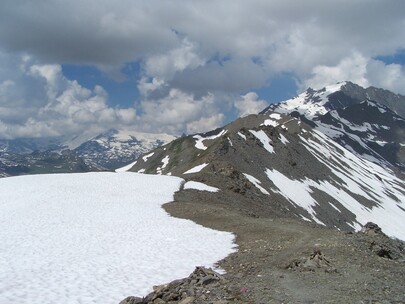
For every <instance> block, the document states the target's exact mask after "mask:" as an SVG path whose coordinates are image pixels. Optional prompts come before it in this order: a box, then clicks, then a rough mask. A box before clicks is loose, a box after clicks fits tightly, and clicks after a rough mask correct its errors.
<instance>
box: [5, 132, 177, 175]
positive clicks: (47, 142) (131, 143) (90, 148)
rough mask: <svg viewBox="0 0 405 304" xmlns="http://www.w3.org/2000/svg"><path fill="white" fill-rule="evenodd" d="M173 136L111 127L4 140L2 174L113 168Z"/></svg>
mask: <svg viewBox="0 0 405 304" xmlns="http://www.w3.org/2000/svg"><path fill="white" fill-rule="evenodd" d="M173 139H175V137H174V136H171V135H167V134H151V133H141V132H135V131H132V130H115V129H110V130H108V131H107V132H104V133H101V134H98V135H96V136H90V137H86V136H75V137H68V138H66V137H57V138H38V139H35V138H34V139H33V138H29V139H14V140H0V176H10V175H20V174H37V173H62V172H65V173H68V172H89V171H100V170H112V169H115V168H118V167H121V166H123V165H126V164H128V163H130V162H132V161H133V159H135V158H137V157H139V156H140V155H142V154H143V153H145V152H147V151H149V150H152V149H154V148H156V147H157V146H159V145H162V144H164V143H168V142H170V141H172V140H173Z"/></svg>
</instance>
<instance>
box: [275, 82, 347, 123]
mask: <svg viewBox="0 0 405 304" xmlns="http://www.w3.org/2000/svg"><path fill="white" fill-rule="evenodd" d="M344 84H345V82H340V83H337V84H333V85H329V86H326V87H325V90H324V91H323V90H322V91H317V92H315V93H314V94H313V95H311V94H308V92H304V93H302V94H300V95H298V96H297V97H294V98H293V99H289V100H286V101H283V102H281V103H280V104H279V105H278V107H277V109H276V111H277V112H279V113H283V114H285V113H291V112H293V111H297V112H299V113H300V114H302V115H305V116H306V117H308V118H313V117H314V116H316V115H323V114H326V113H327V112H328V110H327V109H326V108H325V104H326V103H327V102H328V96H329V95H330V94H332V93H334V92H336V91H339V90H340V88H341V87H342V86H343V85H344ZM314 98H317V99H318V101H317V102H312V101H311V99H314Z"/></svg>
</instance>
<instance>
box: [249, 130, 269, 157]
mask: <svg viewBox="0 0 405 304" xmlns="http://www.w3.org/2000/svg"><path fill="white" fill-rule="evenodd" d="M249 132H250V133H252V134H253V135H254V136H255V137H256V138H257V139H258V140H260V142H261V143H262V144H263V147H264V148H265V149H266V150H267V151H269V152H270V153H273V152H274V148H273V146H272V145H271V143H272V141H271V139H270V138H269V137H268V136H267V134H266V133H265V132H264V131H263V130H259V131H255V130H249Z"/></svg>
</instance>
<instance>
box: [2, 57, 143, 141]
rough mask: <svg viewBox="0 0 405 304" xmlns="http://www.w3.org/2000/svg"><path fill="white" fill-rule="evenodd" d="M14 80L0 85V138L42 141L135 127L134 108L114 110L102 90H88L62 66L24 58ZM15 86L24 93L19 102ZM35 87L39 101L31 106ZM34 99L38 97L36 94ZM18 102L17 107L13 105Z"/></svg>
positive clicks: (98, 88)
mask: <svg viewBox="0 0 405 304" xmlns="http://www.w3.org/2000/svg"><path fill="white" fill-rule="evenodd" d="M20 66H21V67H22V68H21V69H20V70H19V75H18V73H14V75H11V76H13V79H14V80H5V81H3V82H2V83H1V84H0V101H1V104H0V137H1V138H16V137H42V136H60V135H69V134H70V135H73V134H80V133H83V132H85V131H87V132H90V133H91V132H93V133H94V132H98V131H103V130H105V129H106V128H110V127H119V126H121V127H122V126H126V125H131V124H134V122H135V120H136V111H135V109H133V108H128V109H120V108H111V107H109V106H108V105H107V98H108V94H107V93H106V91H105V90H104V89H103V88H102V87H100V86H95V87H94V88H93V89H91V90H90V89H87V88H85V87H83V86H81V85H80V84H79V83H78V82H77V81H71V80H68V79H67V78H65V77H64V76H63V74H62V69H61V67H60V66H59V65H55V64H54V65H40V64H36V63H32V62H31V63H30V62H29V59H27V58H21V64H20ZM15 86H17V87H18V88H22V89H23V91H25V92H24V93H23V94H22V95H21V96H20V97H21V98H22V99H23V100H22V101H20V100H19V99H15V98H16V94H15V88H14V87H15ZM32 87H35V89H36V90H37V91H38V92H37V98H38V100H41V102H38V101H35V99H34V100H33V102H32V103H31V102H30V99H29V96H28V89H29V88H32ZM33 95H35V94H33ZM14 100H16V101H17V102H16V104H14V103H13V101H14Z"/></svg>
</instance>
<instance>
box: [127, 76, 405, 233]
mask: <svg viewBox="0 0 405 304" xmlns="http://www.w3.org/2000/svg"><path fill="white" fill-rule="evenodd" d="M404 104H405V97H404V96H401V95H396V94H393V93H391V92H388V91H385V90H379V89H375V88H368V89H363V88H361V87H359V86H357V85H355V84H353V83H350V82H343V83H339V84H335V85H331V86H327V87H326V88H324V89H322V90H317V91H315V90H313V89H308V90H307V91H306V92H304V93H302V94H300V95H298V96H297V97H296V98H293V99H290V100H287V101H284V102H281V103H279V104H275V105H271V106H269V107H268V108H267V109H265V110H264V111H262V112H261V113H260V114H257V115H249V116H247V117H243V118H239V119H237V120H236V121H234V122H232V123H230V124H228V125H226V126H224V127H222V128H219V129H217V130H214V131H211V132H208V133H204V134H196V135H191V136H187V137H183V138H178V139H176V140H174V141H172V142H170V143H169V144H167V145H163V146H161V147H158V148H156V149H155V150H153V151H152V152H149V153H148V154H145V155H144V156H143V157H140V158H138V160H137V161H136V163H135V164H134V165H133V167H132V168H131V169H130V171H134V172H140V173H148V174H167V175H176V176H181V177H183V178H185V179H186V180H194V181H198V182H204V183H206V184H208V185H210V186H213V187H217V188H219V189H221V193H222V194H221V195H222V196H221V197H222V199H221V204H224V205H227V204H228V205H232V204H234V203H235V201H238V203H239V204H241V209H243V210H245V211H246V212H248V213H251V214H253V215H256V216H266V215H275V214H276V215H277V214H278V215H280V216H293V217H298V218H301V219H303V220H305V221H309V222H313V223H317V224H320V225H323V226H326V227H333V228H337V229H340V230H345V231H348V230H349V231H350V230H352V231H353V230H359V229H360V228H361V227H362V226H363V225H365V224H366V222H369V221H372V222H375V223H377V224H378V225H379V226H380V227H381V228H382V229H383V230H384V232H385V233H387V234H388V235H389V236H392V237H396V238H399V239H402V240H405V221H404V220H403V219H404V218H405V205H404V202H405V183H404V176H405V175H404V173H405V171H404V168H405V157H404V156H405V120H404V118H403V116H401V115H402V112H403V110H402V109H403V105H404ZM241 202H242V203H241Z"/></svg>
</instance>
